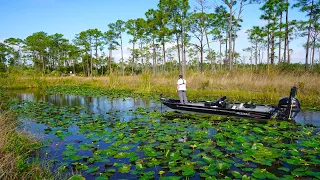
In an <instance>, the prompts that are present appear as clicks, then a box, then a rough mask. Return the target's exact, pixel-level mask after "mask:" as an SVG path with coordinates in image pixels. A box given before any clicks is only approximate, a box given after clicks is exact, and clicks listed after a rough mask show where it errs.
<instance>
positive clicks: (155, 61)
mask: <svg viewBox="0 0 320 180" xmlns="http://www.w3.org/2000/svg"><path fill="white" fill-rule="evenodd" d="M152 47H153V74H157V60H156V58H157V55H156V45H155V44H154V38H153V39H152Z"/></svg>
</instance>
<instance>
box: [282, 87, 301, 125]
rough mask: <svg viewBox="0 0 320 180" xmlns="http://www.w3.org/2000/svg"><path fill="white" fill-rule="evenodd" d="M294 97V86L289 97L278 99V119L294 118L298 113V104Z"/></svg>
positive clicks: (295, 89)
mask: <svg viewBox="0 0 320 180" xmlns="http://www.w3.org/2000/svg"><path fill="white" fill-rule="evenodd" d="M296 95H297V88H296V87H295V86H294V87H292V88H291V91H290V96H289V97H284V98H282V99H280V101H279V104H278V107H279V118H280V119H291V118H294V117H296V115H297V114H298V113H299V112H300V102H299V100H298V99H297V98H296Z"/></svg>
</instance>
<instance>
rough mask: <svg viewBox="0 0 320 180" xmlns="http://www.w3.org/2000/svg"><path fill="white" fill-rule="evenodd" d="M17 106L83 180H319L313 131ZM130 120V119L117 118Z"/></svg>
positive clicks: (319, 143) (287, 125)
mask: <svg viewBox="0 0 320 180" xmlns="http://www.w3.org/2000/svg"><path fill="white" fill-rule="evenodd" d="M11 107H12V109H13V110H14V111H16V112H17V113H19V117H20V118H21V119H25V118H27V119H30V120H32V121H36V122H37V123H39V124H44V125H46V126H47V128H46V129H45V131H44V133H47V134H48V135H51V137H52V138H53V142H52V143H53V144H55V143H56V142H60V143H61V140H63V141H62V144H61V145H59V147H60V148H59V149H56V151H62V155H63V157H62V158H58V159H57V160H58V161H61V164H60V167H61V166H63V167H66V168H64V169H65V171H70V170H72V169H76V170H77V171H80V172H81V173H82V174H83V176H84V177H90V178H93V177H94V178H100V179H102V178H122V177H126V178H130V177H132V178H134V177H135V178H142V179H153V178H163V179H181V178H191V177H199V176H200V177H203V178H212V179H214V178H217V179H221V178H227V177H228V178H231V179H233V178H242V179H249V178H257V179H265V178H269V179H281V178H283V179H293V178H298V177H313V178H320V174H319V164H320V162H319V159H320V157H319V154H320V149H319V147H320V135H319V133H318V132H316V130H315V128H314V127H312V126H302V125H300V124H294V123H292V122H289V121H270V122H268V123H259V122H254V121H250V120H245V119H234V118H223V117H219V116H211V117H210V118H209V117H208V116H198V115H180V116H177V115H176V114H174V113H172V112H164V113H160V112H159V111H157V110H152V109H147V108H144V107H137V108H135V109H134V110H127V111H125V112H119V111H117V112H107V113H106V115H104V116H103V117H101V116H99V115H98V114H94V113H89V112H86V111H84V110H83V108H82V107H57V106H54V105H53V104H50V103H45V102H40V103H33V102H27V101H24V102H12V104H11ZM124 114H125V116H127V117H130V118H127V119H126V120H121V118H117V117H120V116H121V115H124ZM55 139H56V140H55ZM59 139H60V140H59ZM49 154H55V150H52V149H51V150H50V153H49ZM52 158H55V157H52Z"/></svg>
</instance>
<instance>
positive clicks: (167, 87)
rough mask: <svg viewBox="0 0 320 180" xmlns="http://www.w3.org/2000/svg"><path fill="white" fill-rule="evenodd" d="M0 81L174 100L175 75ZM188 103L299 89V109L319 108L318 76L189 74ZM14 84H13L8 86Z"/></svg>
mask: <svg viewBox="0 0 320 180" xmlns="http://www.w3.org/2000/svg"><path fill="white" fill-rule="evenodd" d="M11 76H12V75H9V78H1V79H0V83H2V82H3V81H4V80H5V81H6V83H4V84H5V85H3V87H5V88H27V87H36V88H43V87H46V86H64V85H67V86H89V87H98V88H103V89H125V90H133V91H137V92H145V93H158V94H160V93H162V94H165V95H168V96H173V97H177V94H176V81H177V76H178V74H158V75H151V74H146V73H145V74H142V75H137V76H119V75H111V76H106V77H92V78H90V77H40V76H39V77H34V76H31V77H29V76H27V77H21V76H15V77H11ZM186 80H187V95H188V97H189V98H188V99H215V98H218V97H219V96H222V95H227V96H228V99H230V100H233V101H243V100H245V101H250V100H254V101H257V102H261V103H277V102H278V100H279V98H281V97H283V96H287V95H288V94H289V91H290V88H291V87H292V86H297V87H298V98H299V100H300V101H301V103H302V105H305V106H310V105H312V106H318V105H319V104H320V83H319V80H320V74H319V73H317V72H300V71H299V72H288V71H282V70H281V69H270V71H268V72H267V71H263V70H260V71H255V72H252V71H246V70H243V71H236V72H217V73H212V72H206V73H204V74H201V73H188V74H187V75H186ZM11 81H15V82H11Z"/></svg>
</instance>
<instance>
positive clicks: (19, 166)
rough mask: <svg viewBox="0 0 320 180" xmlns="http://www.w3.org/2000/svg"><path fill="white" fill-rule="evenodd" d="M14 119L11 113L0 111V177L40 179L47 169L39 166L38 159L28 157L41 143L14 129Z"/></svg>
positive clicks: (46, 173) (46, 175)
mask: <svg viewBox="0 0 320 180" xmlns="http://www.w3.org/2000/svg"><path fill="white" fill-rule="evenodd" d="M15 128H16V120H15V118H14V116H13V114H12V113H10V112H1V113H0V162H1V163H0V179H10V180H11V179H42V178H46V177H48V174H50V173H48V172H47V171H45V170H44V169H42V168H40V162H39V161H33V162H29V158H30V157H31V156H34V155H35V152H36V151H37V150H38V149H39V148H40V147H41V144H40V143H39V142H38V141H36V140H35V139H34V138H33V137H31V136H30V135H28V134H26V133H18V132H16V131H15Z"/></svg>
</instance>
